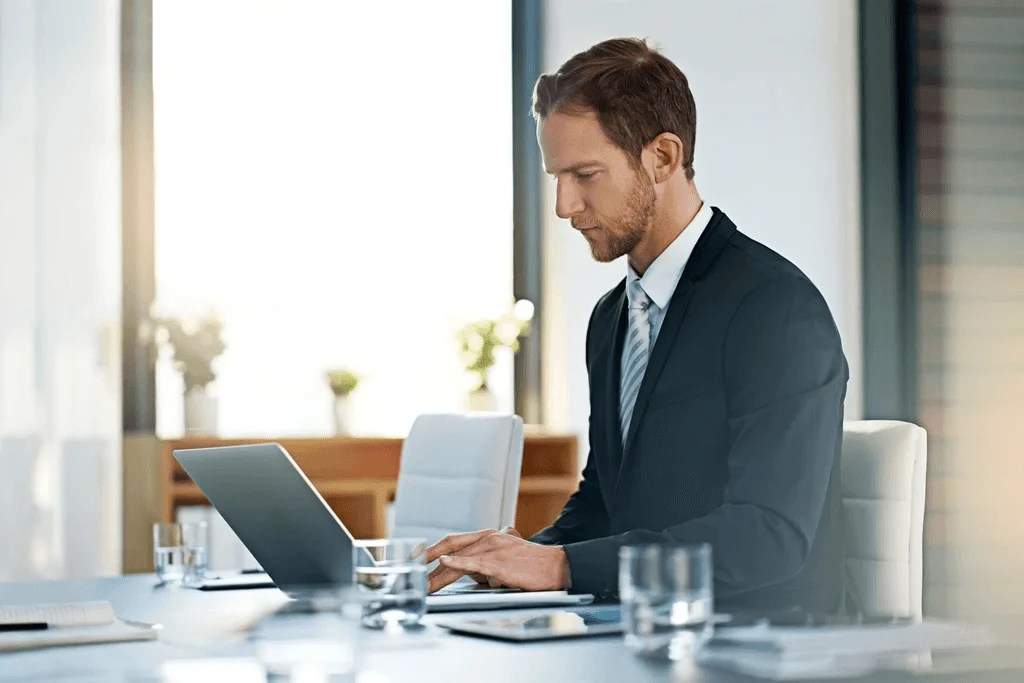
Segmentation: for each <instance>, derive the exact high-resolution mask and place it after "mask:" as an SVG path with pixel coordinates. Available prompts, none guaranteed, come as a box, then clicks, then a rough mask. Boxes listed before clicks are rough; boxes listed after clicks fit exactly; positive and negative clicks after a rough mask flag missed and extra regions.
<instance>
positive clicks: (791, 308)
mask: <svg viewBox="0 0 1024 683" xmlns="http://www.w3.org/2000/svg"><path fill="white" fill-rule="evenodd" d="M723 351H724V353H723V358H724V360H723V374H724V379H725V385H726V386H725V389H726V395H727V401H728V413H729V422H728V429H729V437H730V446H729V453H728V473H729V479H728V483H727V485H726V489H725V496H724V502H723V504H722V505H721V506H719V507H718V508H716V509H714V510H712V511H711V512H710V513H709V514H707V515H705V516H704V517H701V518H698V519H692V520H689V521H686V522H684V523H682V524H679V525H676V526H672V527H669V528H667V529H665V530H663V531H646V530H638V531H630V532H627V533H624V534H619V535H615V536H608V537H605V538H599V539H595V540H590V541H583V542H580V543H573V544H568V545H566V546H565V551H566V554H567V556H568V558H569V565H570V572H571V576H572V584H573V589H575V590H581V591H585V592H591V593H598V592H607V591H609V590H615V589H616V588H617V584H618V561H617V556H618V549H619V548H620V547H621V546H623V545H633V544H641V543H710V544H711V546H712V548H713V557H714V565H715V592H716V596H717V597H722V598H727V597H729V596H732V595H735V594H737V593H743V592H746V591H749V590H754V589H757V588H761V587H764V586H768V585H771V584H774V583H778V582H781V581H784V580H786V579H789V578H792V577H794V576H795V575H796V574H797V573H799V572H800V570H801V569H802V567H803V565H804V563H805V562H806V560H807V557H808V554H809V551H810V546H811V543H812V541H813V540H814V538H815V534H816V533H817V528H818V523H819V521H820V520H821V517H822V514H823V511H824V507H825V504H826V498H827V492H828V486H829V479H830V477H831V474H832V468H833V466H834V463H835V460H836V458H835V454H836V452H837V447H838V443H837V441H838V439H840V438H841V436H840V435H841V433H842V429H841V427H842V420H843V400H844V398H845V395H846V382H847V379H848V376H849V371H848V368H847V365H846V359H845V357H844V355H843V351H842V345H841V342H840V339H839V333H838V331H837V330H836V327H835V323H834V322H833V320H832V316H831V314H830V313H829V310H828V306H827V305H826V303H825V301H824V299H823V298H822V297H821V294H820V293H819V292H818V291H817V290H816V289H815V288H814V286H813V285H811V284H810V282H808V281H806V280H803V279H797V278H787V279H779V280H773V281H768V282H765V283H763V284H761V285H759V286H757V287H755V288H754V290H753V291H751V292H750V294H748V295H747V297H746V298H745V299H744V300H743V302H742V303H741V304H740V305H739V306H738V307H737V310H736V312H735V314H734V316H733V318H732V321H731V322H730V324H729V326H728V330H727V332H726V338H725V340H724V348H723Z"/></svg>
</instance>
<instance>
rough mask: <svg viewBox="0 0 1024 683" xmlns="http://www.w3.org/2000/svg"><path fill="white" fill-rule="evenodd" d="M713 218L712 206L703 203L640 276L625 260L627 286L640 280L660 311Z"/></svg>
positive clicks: (666, 304) (674, 289)
mask: <svg viewBox="0 0 1024 683" xmlns="http://www.w3.org/2000/svg"><path fill="white" fill-rule="evenodd" d="M713 215H714V212H713V211H712V210H711V206H710V205H709V204H708V203H707V202H704V204H703V205H702V206H701V207H700V211H698V212H697V215H696V216H694V217H693V220H692V221H690V223H689V225H687V226H686V227H685V228H684V229H683V231H682V232H681V233H679V236H678V237H676V238H675V239H674V240H672V244H670V245H668V247H666V248H665V251H663V252H661V254H660V255H659V256H658V258H656V259H654V263H652V264H651V265H650V267H649V268H648V269H647V272H645V273H644V276H643V277H640V276H639V275H637V274H636V271H634V270H633V266H630V265H628V261H627V265H626V270H627V272H626V285H627V287H628V285H629V283H630V282H632V281H633V280H636V279H639V280H640V286H641V287H642V288H643V290H644V292H646V293H647V296H648V297H649V298H650V300H651V302H652V303H653V304H654V305H655V306H657V307H658V308H659V309H664V308H665V307H666V306H668V302H669V301H670V300H671V299H672V294H673V293H674V292H675V291H676V286H677V285H678V284H679V280H680V278H682V277H683V270H684V269H685V268H686V262H687V261H689V260H690V255H691V254H692V253H693V248H694V247H695V246H697V240H698V239H700V236H701V234H702V233H703V232H704V229H705V228H707V227H708V223H710V222H711V218H712V216H713Z"/></svg>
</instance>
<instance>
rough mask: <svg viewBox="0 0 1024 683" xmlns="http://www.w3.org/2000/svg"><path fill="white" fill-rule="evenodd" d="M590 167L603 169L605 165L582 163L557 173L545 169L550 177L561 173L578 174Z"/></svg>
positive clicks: (591, 162) (595, 162) (598, 162)
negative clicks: (582, 169)
mask: <svg viewBox="0 0 1024 683" xmlns="http://www.w3.org/2000/svg"><path fill="white" fill-rule="evenodd" d="M588 166H600V167H602V168H603V167H604V164H602V163H601V162H600V161H581V162H580V163H578V164H573V165H572V166H570V167H569V168H563V169H562V170H561V171H557V172H556V171H548V170H547V169H545V173H547V174H548V175H550V176H555V175H558V174H559V173H576V172H577V171H579V170H580V169H581V168H587V167H588Z"/></svg>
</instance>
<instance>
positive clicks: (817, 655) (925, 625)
mask: <svg viewBox="0 0 1024 683" xmlns="http://www.w3.org/2000/svg"><path fill="white" fill-rule="evenodd" d="M992 642H993V639H992V637H991V635H990V634H989V632H988V631H987V630H985V629H981V628H975V627H968V626H965V625H961V624H955V623H951V622H942V621H931V620H928V621H924V622H916V623H912V622H905V623H892V624H879V625H868V626H859V625H849V626H813V627H769V626H768V625H766V624H760V625H757V626H750V627H737V628H728V627H722V628H719V629H717V630H716V632H715V636H714V638H713V639H712V641H711V643H709V645H708V646H707V647H706V648H704V650H703V651H702V652H701V659H702V661H704V662H705V663H707V664H711V665H717V666H722V667H725V668H729V669H732V670H735V671H739V672H741V673H745V674H748V675H754V676H760V677H762V678H772V679H776V680H791V679H800V678H845V677H855V676H863V675H865V674H867V673H869V672H871V671H874V670H877V669H879V668H891V667H894V666H895V667H900V668H903V667H907V666H913V664H914V661H916V659H918V658H922V657H924V658H927V657H930V653H931V652H933V651H938V650H949V649H955V648H970V647H982V646H986V645H991V644H992Z"/></svg>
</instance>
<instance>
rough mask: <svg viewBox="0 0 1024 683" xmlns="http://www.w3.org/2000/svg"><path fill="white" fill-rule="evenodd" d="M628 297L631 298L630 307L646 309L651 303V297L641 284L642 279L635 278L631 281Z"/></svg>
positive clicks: (627, 289)
mask: <svg viewBox="0 0 1024 683" xmlns="http://www.w3.org/2000/svg"><path fill="white" fill-rule="evenodd" d="M626 298H627V299H629V307H630V308H639V309H641V310H644V311H646V310H647V308H648V307H649V306H650V305H651V299H650V297H648V296H647V292H645V291H644V288H643V287H642V286H641V285H640V280H633V281H632V282H630V283H629V287H627V288H626Z"/></svg>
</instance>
